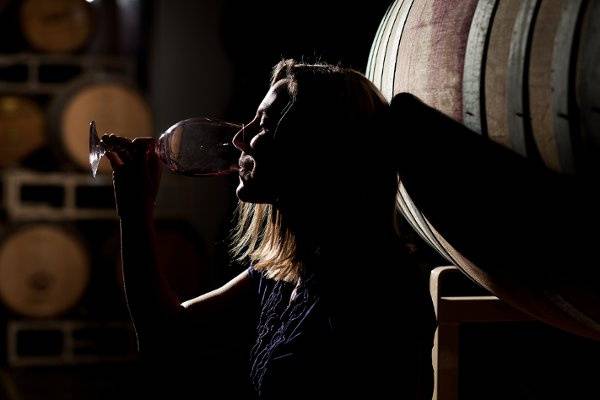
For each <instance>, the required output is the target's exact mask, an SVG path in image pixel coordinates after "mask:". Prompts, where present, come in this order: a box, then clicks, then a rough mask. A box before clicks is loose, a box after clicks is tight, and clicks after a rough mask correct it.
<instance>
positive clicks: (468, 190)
mask: <svg viewBox="0 0 600 400" xmlns="http://www.w3.org/2000/svg"><path fill="white" fill-rule="evenodd" d="M598 26H600V1H596V0H397V1H395V2H394V3H393V4H392V5H391V6H390V7H389V8H388V11H387V13H386V15H385V16H384V18H383V20H382V22H381V24H380V27H379V30H378V31H377V33H376V37H375V40H374V42H373V45H372V49H371V54H370V57H369V62H368V65H367V72H366V74H367V76H368V78H369V79H371V80H372V82H373V83H375V85H376V86H377V87H379V88H380V90H381V91H382V93H383V94H384V96H385V97H386V98H387V99H388V100H392V99H394V100H398V99H399V97H402V96H399V94H400V93H404V92H407V93H410V94H412V95H414V96H416V97H417V98H419V99H420V100H421V101H422V102H423V103H424V104H425V105H427V106H428V108H430V109H432V112H430V113H428V112H424V111H423V112H420V111H418V110H422V109H421V108H419V107H418V106H415V107H416V108H415V110H417V111H415V112H413V114H412V116H411V115H410V114H406V115H404V117H405V118H413V119H414V118H422V119H421V121H420V122H419V121H412V122H410V123H409V122H405V123H403V122H402V120H399V121H398V124H397V126H396V129H397V130H398V135H402V136H401V139H400V144H399V145H400V146H402V145H403V144H404V145H409V144H410V145H412V146H414V147H413V148H411V149H407V150H406V152H408V151H412V152H413V154H407V153H403V154H405V155H406V159H409V158H410V159H411V160H412V162H413V165H411V166H407V167H405V168H402V167H401V168H400V169H401V171H404V173H405V175H404V176H403V175H402V173H401V174H400V179H401V181H402V183H401V185H400V191H399V195H398V205H399V208H400V209H401V210H402V212H403V214H404V216H405V217H406V219H407V220H408V221H409V222H410V223H411V225H413V227H414V228H415V229H416V230H417V231H418V232H419V233H420V235H421V236H422V237H423V238H424V239H425V240H426V241H427V242H428V243H429V244H430V245H431V246H433V247H434V248H436V249H437V250H438V251H439V252H440V253H441V254H443V255H444V256H445V257H446V258H447V259H449V260H451V261H452V262H453V263H455V264H456V265H457V266H459V267H460V268H461V269H462V270H463V271H464V272H465V273H467V274H468V275H469V276H471V278H473V279H474V280H476V281H477V282H479V283H480V284H482V285H483V286H485V287H487V288H488V289H490V290H491V291H492V292H494V293H496V294H497V295H499V296H500V297H503V298H504V299H505V300H507V301H508V302H509V303H512V304H513V305H515V306H517V307H518V308H521V309H522V310H524V311H526V312H528V313H530V314H532V315H534V316H536V317H538V318H540V319H542V320H544V321H546V322H548V323H550V324H553V325H555V326H558V327H561V328H564V329H567V330H570V331H572V332H575V333H578V334H582V335H585V336H588V337H595V338H600V313H599V311H598V310H600V290H598V289H599V287H598V284H596V283H593V282H595V280H594V279H593V278H592V277H595V276H597V275H598V273H597V271H598V270H600V268H599V266H598V265H597V261H596V260H595V259H594V258H593V256H592V255H591V254H592V253H593V252H592V251H590V249H591V248H593V245H594V240H593V237H594V232H595V230H596V229H597V226H596V225H594V224H595V223H596V222H597V221H599V219H598V218H597V216H598V212H597V211H596V210H595V207H594V206H593V204H594V202H593V201H590V197H589V196H587V194H591V193H593V188H592V189H590V186H593V183H594V179H589V178H593V177H597V176H598V171H599V168H598V166H599V165H600V163H599V159H600V146H599V143H600V140H599V135H600V111H599V110H600V80H599V79H598V78H600V62H599V61H600V60H598V58H599V57H600V37H599V35H600V29H598ZM394 103H396V104H400V103H406V105H407V106H406V107H404V108H410V107H411V106H410V104H413V103H411V101H406V98H405V97H403V98H402V99H400V101H392V105H394ZM413 105H414V104H413ZM400 108H402V107H400ZM396 111H397V112H399V113H402V110H400V111H398V109H397V108H396ZM444 119H446V122H443V120H444ZM428 120H431V121H434V122H431V121H428ZM405 121H406V119H405ZM459 124H462V127H461V126H460V125H459ZM407 129H411V130H413V131H414V132H407ZM433 130H436V132H433ZM411 135H420V136H423V137H425V138H427V139H422V140H421V139H415V140H412V139H406V140H405V139H404V138H409V137H410V136H411ZM444 135H456V137H455V139H456V140H455V141H454V144H453V143H452V142H453V140H454V137H450V138H446V137H444ZM402 140H405V141H404V142H403V141H402ZM421 145H422V147H420V148H419V147H418V146H421ZM426 146H429V147H426ZM440 147H443V148H442V149H440ZM461 147H462V148H461ZM506 149H510V151H508V150H506ZM403 151H404V150H402V149H399V153H402V152H403ZM453 152H454V153H453ZM449 153H452V154H449ZM507 153H510V154H507ZM434 155H435V156H434ZM399 161H400V162H401V163H402V162H403V161H404V162H406V160H399ZM492 161H493V162H495V164H493V162H492ZM468 162H472V164H470V165H466V164H467V163H468ZM436 168H439V169H438V172H437V173H436V172H432V170H435V169H436ZM502 168H504V169H505V171H504V172H503V171H502V170H501V169H502ZM453 172H454V174H453ZM442 177H443V178H442ZM449 180H450V182H448V181H449ZM494 180H496V181H494ZM511 180H512V182H511ZM425 181H426V182H425ZM581 182H584V183H581ZM435 187H438V188H443V190H441V189H440V190H437V191H436V189H435ZM570 188H573V189H572V192H571V191H570V190H571V189H570ZM536 190H537V192H536ZM543 196H546V197H543ZM450 205H452V206H450ZM467 205H468V206H467ZM500 215H501V216H502V217H501V218H500V217H499V216H500ZM555 221H556V222H555ZM575 221H577V222H575ZM577 223H579V226H581V228H580V227H579V226H578V225H577ZM554 254H557V256H556V257H553V255H554ZM569 254H571V255H572V256H571V259H569ZM559 259H560V263H559V261H558V260H559ZM511 260H512V261H511ZM525 260H526V261H525ZM561 263H562V264H561ZM544 268H547V269H546V270H545V269H544ZM545 271H546V272H547V273H546V272H545ZM548 271H552V272H551V273H550V272H548Z"/></svg>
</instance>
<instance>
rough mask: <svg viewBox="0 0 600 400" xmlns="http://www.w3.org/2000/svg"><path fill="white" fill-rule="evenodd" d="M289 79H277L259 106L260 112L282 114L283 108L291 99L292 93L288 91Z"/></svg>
mask: <svg viewBox="0 0 600 400" xmlns="http://www.w3.org/2000/svg"><path fill="white" fill-rule="evenodd" d="M289 82H290V80H289V79H282V80H280V81H277V82H276V83H275V84H274V85H273V86H271V88H270V89H269V91H268V92H267V94H266V95H265V97H264V99H263V100H262V102H261V103H260V105H259V106H258V113H259V114H260V113H267V114H271V115H280V114H281V113H282V112H283V109H284V108H285V106H286V105H287V104H288V103H289V101H290V94H289V91H288V83H289Z"/></svg>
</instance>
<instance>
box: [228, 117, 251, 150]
mask: <svg viewBox="0 0 600 400" xmlns="http://www.w3.org/2000/svg"><path fill="white" fill-rule="evenodd" d="M253 125H254V121H252V122H250V123H249V124H248V125H242V129H240V130H239V131H238V133H236V134H235V136H234V137H233V139H231V143H232V144H233V145H234V146H235V148H236V149H238V150H240V151H243V152H246V153H247V152H248V149H249V148H250V140H251V139H252V134H251V133H250V131H251V130H252V129H253Z"/></svg>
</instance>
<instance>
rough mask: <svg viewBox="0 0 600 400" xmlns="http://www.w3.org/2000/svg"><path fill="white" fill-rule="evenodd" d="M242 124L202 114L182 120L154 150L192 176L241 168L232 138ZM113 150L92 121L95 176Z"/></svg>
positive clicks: (176, 170)
mask: <svg viewBox="0 0 600 400" xmlns="http://www.w3.org/2000/svg"><path fill="white" fill-rule="evenodd" d="M241 129H242V125H238V124H233V123H230V122H224V121H219V120H215V119H210V118H205V117H200V118H190V119H186V120H183V121H179V122H177V123H176V124H174V125H173V126H171V127H170V128H169V129H167V130H166V131H165V132H163V133H162V134H161V135H160V137H159V138H158V140H156V141H155V145H154V151H155V152H156V154H157V155H158V158H159V159H160V160H161V161H162V162H163V164H165V166H166V167H167V169H168V170H169V171H171V172H173V173H176V174H181V175H188V176H219V175H227V174H230V173H233V172H237V171H238V170H239V167H238V159H239V156H240V152H239V151H238V150H237V149H236V148H235V147H234V146H233V144H232V143H231V139H232V138H233V136H234V135H235V134H236V133H237V132H239V131H240V130H241ZM107 151H111V149H110V148H109V146H107V145H106V143H104V142H102V141H101V140H100V139H99V138H98V132H97V130H96V123H95V121H91V122H90V168H91V170H92V176H93V177H94V178H95V177H96V173H97V171H98V165H99V163H100V159H102V157H103V156H104V155H105V154H106V152H107Z"/></svg>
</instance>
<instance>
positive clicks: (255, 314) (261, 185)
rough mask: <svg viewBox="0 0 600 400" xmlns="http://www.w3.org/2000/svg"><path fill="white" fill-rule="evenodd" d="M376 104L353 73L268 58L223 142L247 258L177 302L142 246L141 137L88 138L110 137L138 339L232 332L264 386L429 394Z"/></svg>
mask: <svg viewBox="0 0 600 400" xmlns="http://www.w3.org/2000/svg"><path fill="white" fill-rule="evenodd" d="M388 113H389V106H388V104H387V102H386V101H385V100H384V99H383V97H382V96H381V94H380V93H379V91H378V90H377V89H376V88H375V87H374V86H373V85H372V84H371V83H370V82H369V81H368V80H367V79H366V78H365V77H364V76H363V75H361V74H360V73H358V72H356V71H353V70H350V69H345V68H341V67H338V66H332V65H326V64H313V65H307V64H300V63H297V62H296V61H294V60H285V61H282V62H280V63H279V64H277V66H276V67H275V69H274V71H273V76H272V81H271V87H270V89H269V91H268V93H267V95H266V96H265V98H264V100H263V101H262V103H261V104H260V106H259V108H258V111H257V114H256V116H255V118H254V119H253V120H252V121H251V122H249V123H248V124H247V125H246V126H245V127H244V129H242V130H241V131H240V132H239V133H238V134H237V135H236V136H235V137H234V139H233V144H234V145H235V146H236V147H237V148H238V149H239V150H241V151H242V155H241V157H240V172H239V186H238V187H237V190H236V194H237V196H238V198H239V200H240V204H239V208H238V222H237V227H236V228H235V231H234V233H233V236H232V237H233V246H232V249H233V254H234V256H235V257H236V258H237V259H238V260H240V261H242V262H249V263H250V267H249V268H248V269H246V270H245V271H243V272H242V273H241V274H239V275H238V276H237V277H236V278H234V279H233V280H231V281H230V282H228V283H227V284H226V285H224V286H223V287H221V288H219V289H216V290H214V291H211V292H209V293H206V294H204V295H202V296H199V297H197V298H195V299H191V300H188V301H184V302H181V303H180V301H179V299H177V298H176V297H175V296H174V295H173V294H172V292H171V291H170V290H169V288H168V285H167V284H166V283H165V281H164V279H162V277H161V276H160V274H159V273H157V272H156V271H157V270H156V268H155V267H156V261H155V258H154V256H153V254H152V252H149V251H147V249H152V248H153V247H154V243H153V240H152V232H153V229H152V215H153V206H154V198H155V195H156V191H157V188H158V182H159V177H160V167H159V162H158V161H157V160H156V157H155V156H154V154H153V152H151V151H149V149H150V144H151V140H149V139H136V140H134V141H133V142H132V143H128V142H127V141H126V140H125V139H121V138H117V137H115V136H105V137H103V140H104V141H105V142H106V143H107V144H109V145H113V146H116V147H118V148H121V150H116V151H114V152H112V153H110V155H109V157H110V160H111V163H112V165H113V169H114V185H115V193H116V198H117V207H118V212H119V215H120V217H121V229H122V255H123V273H124V281H125V285H126V286H125V287H126V296H127V302H128V307H129V310H130V314H131V317H132V320H133V323H134V325H135V328H136V332H137V334H138V343H139V348H140V350H141V351H142V352H143V351H144V349H145V348H147V349H157V348H162V349H163V351H167V352H169V351H171V350H170V349H169V347H166V346H168V345H169V344H172V343H178V344H179V346H183V347H184V348H185V346H186V344H182V343H188V342H190V343H191V342H197V343H210V346H211V347H213V348H218V349H226V348H228V347H230V346H233V345H235V344H241V345H242V346H243V345H244V344H246V343H248V345H250V346H251V351H250V380H251V382H252V385H253V387H254V389H255V392H256V394H257V395H258V397H259V398H264V399H266V398H269V399H271V398H273V399H274V398H306V397H307V396H315V395H317V396H319V397H322V396H336V397H339V396H342V395H350V394H352V395H358V396H361V395H362V396H364V397H366V396H369V397H370V398H382V397H384V396H385V397H388V396H390V395H394V396H395V395H398V394H401V395H404V396H405V398H410V399H415V398H428V397H429V398H430V396H431V360H430V357H429V356H430V351H431V345H432V333H433V331H432V327H433V325H432V308H431V303H430V300H429V297H428V295H427V290H426V284H425V282H424V281H423V279H421V276H420V274H419V272H418V271H417V268H416V267H415V266H414V264H412V263H410V262H409V261H408V260H407V259H406V258H405V257H404V256H403V253H402V251H401V244H400V243H398V241H397V239H396V236H395V233H394V229H393V222H394V200H395V194H396V189H397V178H396V171H395V168H394V162H393V154H394V141H393V140H392V137H391V135H389V132H388V130H387V129H386V125H387V122H386V121H387V119H388V118H387V117H388ZM148 266H151V268H148ZM165 327H168V329H166V330H167V331H168V334H165V329H164V328H165ZM192 332H193V333H192ZM166 338H170V339H166Z"/></svg>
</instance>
